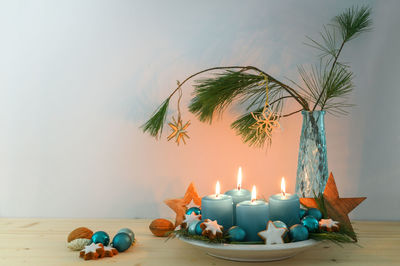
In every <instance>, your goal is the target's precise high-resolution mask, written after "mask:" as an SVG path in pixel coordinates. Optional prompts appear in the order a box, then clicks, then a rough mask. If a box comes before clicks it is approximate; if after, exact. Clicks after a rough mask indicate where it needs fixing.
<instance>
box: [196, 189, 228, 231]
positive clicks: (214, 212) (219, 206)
mask: <svg viewBox="0 0 400 266" xmlns="http://www.w3.org/2000/svg"><path fill="white" fill-rule="evenodd" d="M201 218H202V219H203V220H205V219H210V220H212V221H214V220H217V223H218V224H219V225H222V226H223V227H224V230H228V229H229V228H231V227H232V225H233V200H232V197H231V196H229V195H225V194H219V182H217V189H216V194H214V195H209V196H205V197H203V198H202V199H201Z"/></svg>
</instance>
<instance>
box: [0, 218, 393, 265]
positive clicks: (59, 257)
mask: <svg viewBox="0 0 400 266" xmlns="http://www.w3.org/2000/svg"><path fill="white" fill-rule="evenodd" d="M149 223H150V220H141V219H139V220H137V219H135V220H133V219H131V220H130V219H7V218H1V219H0V265H2V266H3V265H4V266H12V265H33V266H35V265H52V266H61V265H109V264H111V265H132V266H146V265H160V266H162V265H174V266H175V265H176V266H179V265H185V266H188V265H190V266H195V265H242V266H244V265H253V266H254V265H296V266H298V265H335V264H338V265H400V222H366V221H356V222H354V227H355V230H356V231H357V232H358V235H359V240H360V241H359V244H360V245H361V246H362V247H359V246H357V245H353V244H346V245H345V246H344V247H343V248H342V247H339V246H337V245H335V244H332V243H330V242H324V243H322V244H320V245H318V246H316V247H315V248H312V249H310V250H307V251H305V252H303V253H301V254H298V255H297V256H295V257H293V258H290V259H287V260H283V261H277V262H264V263H243V262H232V261H225V260H221V259H216V258H213V257H210V256H207V255H206V254H205V253H203V252H202V251H200V250H197V249H195V248H194V247H192V246H189V245H188V244H185V243H183V242H181V241H180V240H178V239H173V240H169V241H168V242H165V238H157V237H154V236H153V235H152V234H151V233H150V231H149V229H148V225H149ZM79 226H86V227H88V228H90V229H92V230H93V231H98V230H103V231H106V232H108V233H109V234H110V236H111V237H113V236H114V234H115V233H116V232H117V231H118V230H119V229H120V228H123V227H129V228H131V229H132V230H133V231H134V232H135V234H136V238H137V244H136V245H135V246H133V247H131V248H130V249H129V250H127V251H126V252H124V253H120V254H119V255H117V256H115V257H113V258H103V259H100V260H96V261H84V260H82V259H81V258H79V254H78V252H76V251H71V250H69V249H68V248H67V247H66V239H67V235H68V233H69V232H70V231H72V230H73V229H75V228H76V227H79Z"/></svg>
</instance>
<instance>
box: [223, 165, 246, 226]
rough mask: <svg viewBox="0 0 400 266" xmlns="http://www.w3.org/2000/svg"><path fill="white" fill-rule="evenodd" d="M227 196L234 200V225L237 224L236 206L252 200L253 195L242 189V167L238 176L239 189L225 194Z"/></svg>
mask: <svg viewBox="0 0 400 266" xmlns="http://www.w3.org/2000/svg"><path fill="white" fill-rule="evenodd" d="M225 194H226V195H229V196H231V197H232V200H233V224H236V204H238V203H239V202H242V201H246V200H251V193H250V191H249V190H247V189H243V188H242V167H239V170H238V175H237V187H236V188H235V189H231V190H228V191H227V192H225Z"/></svg>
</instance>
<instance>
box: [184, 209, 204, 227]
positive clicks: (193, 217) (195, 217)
mask: <svg viewBox="0 0 400 266" xmlns="http://www.w3.org/2000/svg"><path fill="white" fill-rule="evenodd" d="M200 220H201V215H200V214H196V213H194V212H192V213H191V214H185V220H183V222H182V224H181V228H183V229H185V228H188V227H189V226H190V224H192V223H197V222H198V221H200Z"/></svg>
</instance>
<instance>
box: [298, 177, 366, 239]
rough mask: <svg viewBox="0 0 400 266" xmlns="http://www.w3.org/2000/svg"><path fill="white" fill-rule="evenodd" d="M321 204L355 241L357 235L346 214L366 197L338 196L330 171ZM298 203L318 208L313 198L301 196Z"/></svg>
mask: <svg viewBox="0 0 400 266" xmlns="http://www.w3.org/2000/svg"><path fill="white" fill-rule="evenodd" d="M322 199H323V202H322V203H323V205H324V207H325V209H326V214H327V216H328V217H329V218H331V219H333V220H334V221H338V222H339V224H340V226H341V228H343V229H344V230H345V231H346V232H347V235H349V236H350V237H351V238H352V239H353V240H354V241H357V236H356V234H355V232H354V229H353V226H352V225H351V222H350V219H349V216H348V214H349V213H350V212H351V211H352V210H353V209H355V208H356V207H357V206H358V205H359V204H360V203H361V202H363V201H364V200H365V199H366V197H358V198H340V197H339V192H338V190H337V187H336V183H335V178H334V177H333V174H332V173H331V174H330V175H329V178H328V182H327V183H326V186H325V190H324V193H323V194H322ZM300 203H301V204H302V205H304V206H305V207H307V208H318V207H319V206H318V204H317V201H316V200H315V198H301V199H300Z"/></svg>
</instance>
